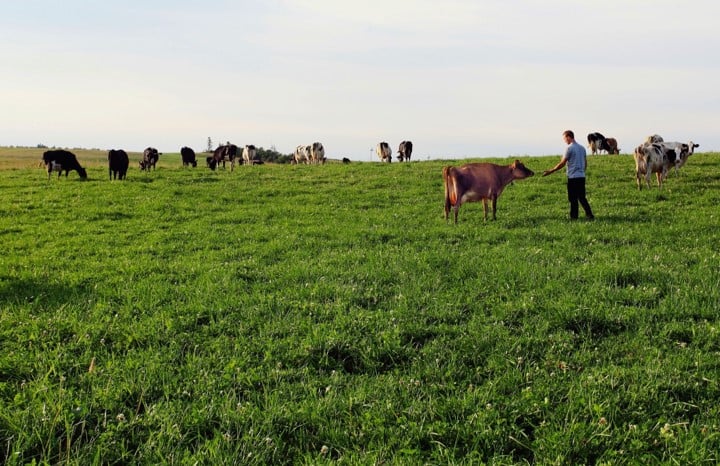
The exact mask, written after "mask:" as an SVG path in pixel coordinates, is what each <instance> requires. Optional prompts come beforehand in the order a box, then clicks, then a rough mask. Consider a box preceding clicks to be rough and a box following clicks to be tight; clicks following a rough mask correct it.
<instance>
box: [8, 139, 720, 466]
mask: <svg viewBox="0 0 720 466" xmlns="http://www.w3.org/2000/svg"><path fill="white" fill-rule="evenodd" d="M41 153H42V151H41V150H35V151H34V152H27V153H25V154H24V156H22V157H21V156H20V155H17V154H16V155H15V156H10V155H7V154H6V155H5V156H4V157H3V158H2V159H3V167H5V169H4V170H0V193H1V194H2V196H1V197H0V212H1V213H2V215H0V241H1V242H0V244H2V254H1V255H0V303H1V306H2V309H1V310H0V441H1V442H2V443H0V462H4V463H6V464H11V465H15V464H28V463H29V464H58V463H60V464H76V465H87V464H132V463H136V464H258V465H260V464H318V463H319V464H332V463H335V462H342V463H343V464H484V463H490V464H518V463H538V464H702V463H708V464H717V463H718V462H720V421H719V419H720V385H719V384H720V335H719V333H720V322H719V317H718V315H719V313H718V311H720V292H719V291H718V289H719V287H720V256H719V253H718V244H719V243H718V229H717V225H718V212H719V211H718V207H717V206H718V203H719V201H720V154H695V155H693V156H692V157H691V158H690V161H689V162H688V164H687V165H686V166H685V167H684V168H683V169H682V170H681V173H680V176H675V174H674V173H671V174H670V176H669V177H668V180H667V181H666V183H665V184H664V187H663V191H662V192H659V191H658V190H657V187H655V186H654V187H653V189H651V190H646V189H643V190H642V191H640V192H638V190H637V188H636V186H635V181H634V163H633V161H632V157H630V156H627V155H623V156H595V157H591V158H589V168H588V180H587V185H588V198H589V200H590V203H591V204H592V206H593V209H594V211H595V215H596V217H597V220H596V221H594V222H587V221H583V220H580V221H578V222H570V221H569V220H567V216H568V203H567V199H566V192H565V185H564V183H565V178H564V174H562V173H558V174H556V175H553V176H552V177H548V178H541V177H540V176H539V175H537V176H535V177H533V178H529V179H527V180H523V181H518V182H516V183H515V184H514V185H512V186H508V188H507V189H506V190H505V192H504V193H503V195H502V197H501V198H500V200H499V201H498V213H497V216H498V220H497V221H495V222H487V223H484V222H483V220H482V215H483V214H482V205H481V204H480V203H474V204H467V205H464V206H463V207H462V208H461V209H460V217H459V219H460V222H459V224H458V225H453V224H452V223H446V222H445V221H444V220H443V218H442V211H443V188H442V179H441V171H442V167H443V166H444V165H447V164H449V163H451V162H448V161H427V162H413V163H406V164H399V163H393V164H390V165H387V164H380V163H353V164H350V165H341V164H328V165H325V166H289V165H263V166H254V167H246V166H242V167H239V168H236V170H235V171H234V172H233V173H231V172H230V171H229V170H227V171H223V170H219V171H217V172H210V171H209V170H208V169H207V168H200V166H199V167H198V168H196V169H183V168H181V167H180V161H179V157H178V156H177V154H169V155H167V156H161V159H160V163H159V169H158V170H157V171H156V172H151V173H142V172H140V171H139V170H138V169H137V163H136V161H135V160H136V157H134V156H133V155H132V154H131V169H130V171H129V173H128V179H127V180H125V181H112V182H111V181H109V180H108V179H107V178H108V175H107V169H106V168H104V165H103V162H102V160H103V157H104V156H103V155H102V154H101V153H99V154H97V158H96V159H93V161H91V160H90V157H89V156H88V158H84V157H83V156H82V155H81V154H80V153H78V158H79V159H80V161H81V163H82V164H83V165H87V166H88V167H89V168H88V174H89V179H88V181H80V180H79V179H78V176H77V174H76V173H75V172H73V173H71V174H70V176H69V177H68V178H67V179H66V178H65V177H64V176H63V177H62V178H60V179H59V180H58V179H57V178H56V177H55V176H53V178H52V179H50V180H48V179H47V174H46V173H45V172H44V170H43V169H42V168H37V161H38V160H39V157H40V156H39V154H41ZM21 155H22V154H21ZM0 157H2V156H1V155H0ZM23 157H25V158H27V165H26V164H25V163H26V160H25V158H23ZM522 160H523V162H524V163H525V164H526V165H527V166H528V167H529V168H531V169H532V170H534V171H535V172H536V173H538V174H539V173H541V172H542V170H543V169H547V168H550V167H552V166H553V165H555V164H556V163H557V161H558V160H559V157H536V158H534V157H524V158H522ZM492 161H495V162H498V163H503V164H505V163H510V162H511V160H509V159H495V160H492ZM457 163H460V162H457V161H455V162H454V164H457ZM199 165H201V164H199Z"/></svg>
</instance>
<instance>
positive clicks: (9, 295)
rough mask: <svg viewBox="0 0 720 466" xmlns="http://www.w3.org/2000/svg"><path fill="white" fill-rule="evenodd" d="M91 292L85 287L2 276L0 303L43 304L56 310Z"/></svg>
mask: <svg viewBox="0 0 720 466" xmlns="http://www.w3.org/2000/svg"><path fill="white" fill-rule="evenodd" d="M89 292H90V291H89V290H88V289H87V288H86V287H85V286H83V285H64V284H57V283H50V282H45V281H42V280H38V279H33V278H18V277H11V276H7V275H2V276H0V302H4V303H8V304H11V305H28V304H39V303H42V306H43V308H50V309H52V308H54V307H55V306H56V305H61V304H63V303H67V302H68V301H69V300H71V299H73V297H76V296H83V295H87V294H88V293H89Z"/></svg>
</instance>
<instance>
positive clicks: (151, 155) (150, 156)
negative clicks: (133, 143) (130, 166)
mask: <svg viewBox="0 0 720 466" xmlns="http://www.w3.org/2000/svg"><path fill="white" fill-rule="evenodd" d="M158 160H160V152H158V150H157V149H155V148H154V147H148V148H147V149H145V150H144V151H143V158H142V160H141V161H140V170H147V171H150V167H152V169H153V170H155V168H156V165H157V162H158Z"/></svg>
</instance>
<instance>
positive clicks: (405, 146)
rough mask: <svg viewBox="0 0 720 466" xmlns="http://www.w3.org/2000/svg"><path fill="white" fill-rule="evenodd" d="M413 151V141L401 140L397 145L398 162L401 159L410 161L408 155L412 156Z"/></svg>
mask: <svg viewBox="0 0 720 466" xmlns="http://www.w3.org/2000/svg"><path fill="white" fill-rule="evenodd" d="M412 151H413V143H412V141H403V142H401V143H400V147H398V151H397V154H398V155H397V159H398V162H402V161H403V160H406V161H408V162H409V161H410V157H411V156H412Z"/></svg>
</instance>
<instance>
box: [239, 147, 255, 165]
mask: <svg viewBox="0 0 720 466" xmlns="http://www.w3.org/2000/svg"><path fill="white" fill-rule="evenodd" d="M256 154H257V148H256V147H255V146H253V145H252V144H249V145H246V146H245V147H244V148H243V153H242V156H243V160H244V161H245V164H246V165H252V164H254V163H255V155H256Z"/></svg>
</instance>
